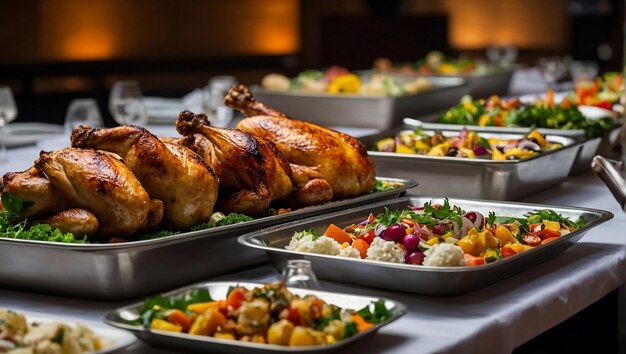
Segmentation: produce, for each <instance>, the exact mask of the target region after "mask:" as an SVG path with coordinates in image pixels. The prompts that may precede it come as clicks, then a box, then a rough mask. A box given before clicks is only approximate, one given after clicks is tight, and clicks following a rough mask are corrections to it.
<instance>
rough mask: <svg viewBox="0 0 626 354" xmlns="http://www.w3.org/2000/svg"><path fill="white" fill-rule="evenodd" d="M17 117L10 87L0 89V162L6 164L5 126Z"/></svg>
mask: <svg viewBox="0 0 626 354" xmlns="http://www.w3.org/2000/svg"><path fill="white" fill-rule="evenodd" d="M16 117H17V105H16V104H15V99H14V98H13V92H12V91H11V88H10V87H7V86H3V87H0V162H6V161H7V160H8V158H7V153H6V150H7V147H6V140H7V139H6V129H5V128H6V125H7V123H9V122H11V121H13V120H14V119H15V118H16Z"/></svg>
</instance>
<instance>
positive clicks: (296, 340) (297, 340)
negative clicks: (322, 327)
mask: <svg viewBox="0 0 626 354" xmlns="http://www.w3.org/2000/svg"><path fill="white" fill-rule="evenodd" d="M324 337H325V335H324V333H322V332H320V331H316V330H314V329H312V328H307V327H302V326H296V327H295V328H294V329H293V332H292V334H291V338H289V346H290V347H303V346H309V345H320V344H324V343H325V339H324Z"/></svg>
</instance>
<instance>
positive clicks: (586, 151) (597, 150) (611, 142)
mask: <svg viewBox="0 0 626 354" xmlns="http://www.w3.org/2000/svg"><path fill="white" fill-rule="evenodd" d="M432 117H434V116H432V115H431V116H430V117H429V118H432ZM435 119H436V118H435ZM403 122H404V123H405V125H407V126H416V125H420V126H422V127H423V128H424V129H431V130H456V131H460V130H461V129H463V128H464V127H467V128H468V129H471V130H473V131H476V132H479V133H481V132H482V133H503V134H528V132H529V131H530V130H531V129H532V128H530V127H481V126H477V125H465V124H444V123H423V122H421V121H420V120H416V119H412V118H406V119H404V120H403ZM537 130H538V131H539V132H540V133H541V134H544V135H560V136H565V137H568V138H572V139H576V140H578V141H579V142H581V144H582V148H581V149H580V151H579V153H578V156H576V160H574V164H573V165H572V169H571V171H570V176H573V175H578V174H581V173H584V172H587V171H589V169H590V166H591V160H592V159H593V157H594V156H595V155H596V154H608V153H609V152H610V151H611V150H612V149H613V147H614V146H615V144H616V142H617V140H618V139H619V132H620V127H616V128H614V129H612V130H611V131H609V132H607V133H605V134H604V135H603V136H602V137H597V138H592V139H589V138H587V136H586V134H585V131H584V130H583V129H550V128H537Z"/></svg>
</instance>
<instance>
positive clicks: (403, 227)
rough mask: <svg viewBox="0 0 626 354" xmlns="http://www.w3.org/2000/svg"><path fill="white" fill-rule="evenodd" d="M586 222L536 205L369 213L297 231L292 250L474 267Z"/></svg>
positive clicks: (429, 207) (429, 205) (434, 207)
mask: <svg viewBox="0 0 626 354" xmlns="http://www.w3.org/2000/svg"><path fill="white" fill-rule="evenodd" d="M583 226H584V220H582V218H580V219H579V220H576V221H573V220H570V219H568V218H566V217H563V216H562V215H560V214H558V213H556V212H555V211H553V210H548V209H546V210H535V211H532V212H528V213H526V214H524V216H523V217H511V216H502V215H496V214H495V213H493V212H490V213H489V214H488V215H487V216H486V217H485V216H484V215H483V214H481V213H480V212H478V211H464V210H463V209H461V208H460V207H458V206H454V205H450V204H449V202H448V200H447V199H446V200H445V201H444V203H443V204H442V205H439V204H432V203H430V202H427V203H425V204H424V205H423V206H422V207H410V208H408V209H405V210H394V211H392V210H388V209H386V210H385V212H384V213H382V214H380V215H377V216H375V215H374V214H370V215H369V216H368V217H367V219H365V220H363V221H362V222H360V223H359V224H353V225H348V226H346V227H344V228H340V227H338V226H336V225H334V224H331V225H330V226H329V227H328V229H327V230H326V231H325V232H324V234H323V235H319V234H317V232H316V231H315V229H310V230H306V231H301V232H296V233H295V234H294V235H293V237H292V239H291V241H290V243H289V245H287V246H286V247H285V248H286V249H288V250H291V251H297V252H308V253H319V254H328V255H335V256H342V257H351V258H358V259H367V260H373V261H383V262H393V263H408V264H415V265H426V266H435V267H454V266H477V265H482V264H486V263H491V262H494V261H498V260H501V259H504V258H508V257H511V256H514V255H516V254H518V253H523V252H526V251H528V250H530V249H532V248H534V247H537V246H540V245H543V244H546V243H549V242H551V241H554V240H556V239H558V238H559V237H561V236H563V235H567V234H568V233H570V232H573V231H575V230H577V229H579V228H581V227H583Z"/></svg>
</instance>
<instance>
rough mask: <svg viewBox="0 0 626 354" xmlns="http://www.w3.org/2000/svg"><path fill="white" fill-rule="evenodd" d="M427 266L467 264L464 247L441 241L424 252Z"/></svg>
mask: <svg viewBox="0 0 626 354" xmlns="http://www.w3.org/2000/svg"><path fill="white" fill-rule="evenodd" d="M424 254H425V255H426V258H424V263H423V264H424V265H425V266H432V267H458V266H464V265H465V258H464V257H463V249H462V248H461V247H459V246H457V245H453V244H450V243H439V244H436V245H433V246H432V247H431V248H429V249H428V250H426V251H425V252H424Z"/></svg>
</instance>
